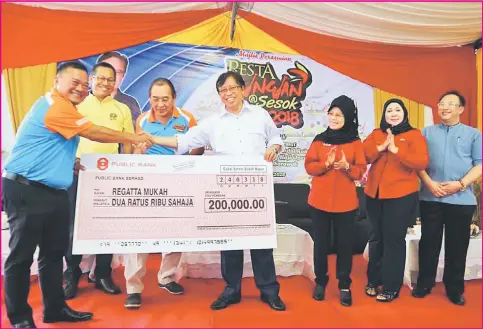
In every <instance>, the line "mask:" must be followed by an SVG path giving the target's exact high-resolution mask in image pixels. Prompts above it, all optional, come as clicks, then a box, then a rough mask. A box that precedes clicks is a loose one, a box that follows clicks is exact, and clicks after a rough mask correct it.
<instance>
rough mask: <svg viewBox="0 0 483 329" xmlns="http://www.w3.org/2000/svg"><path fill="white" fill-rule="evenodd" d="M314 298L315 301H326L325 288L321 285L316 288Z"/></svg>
mask: <svg viewBox="0 0 483 329" xmlns="http://www.w3.org/2000/svg"><path fill="white" fill-rule="evenodd" d="M312 298H313V299H315V300H319V301H320V300H324V299H325V286H322V285H320V284H318V285H316V286H315V289H314V293H313V294H312Z"/></svg>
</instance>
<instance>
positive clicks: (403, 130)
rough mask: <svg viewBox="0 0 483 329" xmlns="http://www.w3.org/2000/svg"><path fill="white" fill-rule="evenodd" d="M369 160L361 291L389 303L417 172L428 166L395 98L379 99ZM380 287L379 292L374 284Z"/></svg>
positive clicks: (398, 279)
mask: <svg viewBox="0 0 483 329" xmlns="http://www.w3.org/2000/svg"><path fill="white" fill-rule="evenodd" d="M364 149H365V153H366V159H367V162H368V163H371V164H372V165H371V169H370V170H369V174H368V178H367V184H366V189H365V193H366V208H367V214H368V218H369V222H370V223H371V232H370V237H369V265H368V267H367V280H368V284H367V286H366V294H367V295H369V296H377V298H376V299H377V301H381V302H391V301H392V300H393V299H394V298H397V297H398V295H399V290H400V288H401V285H402V282H403V276H404V265H405V261H406V241H405V238H406V232H407V228H408V226H409V224H411V223H412V222H414V218H415V214H416V207H417V202H418V190H419V180H418V176H417V174H416V173H417V172H418V171H420V170H423V169H425V168H426V167H427V165H428V149H427V144H426V140H425V138H424V136H423V135H422V134H421V132H420V131H419V130H418V129H414V128H413V127H411V125H410V124H409V119H408V110H407V109H406V107H405V106H404V103H403V102H402V101H401V100H399V99H396V98H393V99H390V100H388V101H387V102H386V103H385V104H384V112H383V115H382V119H381V124H380V129H375V130H374V131H373V132H372V133H371V134H370V135H369V136H368V137H367V139H366V140H365V141H364ZM379 285H382V286H383V290H382V292H381V293H379V294H378V286H379Z"/></svg>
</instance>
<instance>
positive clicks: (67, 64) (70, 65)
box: [57, 61, 89, 74]
mask: <svg viewBox="0 0 483 329" xmlns="http://www.w3.org/2000/svg"><path fill="white" fill-rule="evenodd" d="M67 69H76V70H81V71H84V72H86V73H87V74H89V72H87V68H86V67H85V65H84V64H82V63H81V62H77V61H71V62H65V63H62V64H60V65H59V66H58V67H57V74H60V73H62V72H64V71H65V70H67Z"/></svg>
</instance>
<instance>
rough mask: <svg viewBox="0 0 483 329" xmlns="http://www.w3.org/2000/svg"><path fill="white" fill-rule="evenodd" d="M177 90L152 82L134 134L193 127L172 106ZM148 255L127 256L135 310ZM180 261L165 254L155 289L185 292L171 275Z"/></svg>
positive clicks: (155, 150)
mask: <svg viewBox="0 0 483 329" xmlns="http://www.w3.org/2000/svg"><path fill="white" fill-rule="evenodd" d="M175 101H176V90H175V88H174V86H173V84H172V83H171V81H170V80H168V79H164V78H160V79H156V80H154V81H153V82H152V83H151V87H150V88H149V102H150V103H151V109H150V110H149V111H148V112H145V113H143V114H141V116H139V118H138V120H137V123H136V131H137V132H147V133H149V134H150V135H153V136H175V135H177V134H184V133H186V132H187V131H188V129H190V128H191V127H193V126H195V125H196V120H195V118H194V117H193V115H192V114H191V113H189V112H187V111H185V110H180V109H177V108H176V106H175ZM203 152H204V148H203V147H201V148H197V149H194V150H192V151H191V152H190V154H191V155H201V154H203ZM135 153H145V154H152V155H173V154H175V151H174V149H172V148H169V147H164V146H161V145H153V146H152V147H151V148H149V149H147V150H146V149H144V150H141V149H140V148H137V149H136V150H135ZM148 255H149V254H129V255H128V256H127V261H126V264H125V272H124V275H125V277H126V290H127V293H128V295H127V299H126V302H125V307H126V308H129V309H137V308H139V307H140V306H141V293H142V291H143V290H144V285H143V283H142V278H143V277H144V275H145V274H146V261H147V258H148ZM180 259H181V253H180V252H171V253H164V254H163V260H162V263H161V266H160V269H159V272H158V287H159V288H161V289H165V290H167V291H168V292H169V293H171V294H173V295H180V294H183V293H184V288H183V287H182V286H181V285H180V284H179V283H177V282H176V281H175V278H174V273H175V271H176V268H177V267H178V264H179V261H180Z"/></svg>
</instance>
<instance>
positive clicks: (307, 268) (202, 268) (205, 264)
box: [2, 212, 315, 280]
mask: <svg viewBox="0 0 483 329" xmlns="http://www.w3.org/2000/svg"><path fill="white" fill-rule="evenodd" d="M9 239H10V232H9V230H8V224H7V221H6V215H5V213H4V212H2V275H3V274H4V264H5V261H6V259H7V257H8V255H9V253H10V249H9V248H8V240H9ZM277 246H278V247H277V248H276V249H274V250H273V258H274V261H275V268H276V273H277V275H280V276H285V277H286V276H292V275H303V276H305V277H307V278H309V279H311V280H313V279H314V278H315V274H314V257H313V253H314V251H313V250H314V243H313V241H312V238H311V237H310V235H309V234H308V233H307V232H305V231H304V230H302V229H300V228H298V227H296V226H293V225H290V224H277ZM38 252H39V250H38V248H37V250H36V252H35V255H34V259H33V263H32V267H31V273H30V274H31V275H32V276H36V275H37V274H38V265H37V258H38ZM244 253H245V254H244V270H243V276H244V277H252V276H253V270H252V262H251V257H250V251H249V250H245V252H244ZM121 264H123V255H114V257H113V262H112V265H111V266H112V268H117V267H118V266H119V265H121ZM94 266H95V257H94V256H89V255H85V256H84V257H83V259H82V263H81V264H80V268H81V270H82V272H89V271H90V272H91V276H92V274H93V268H94ZM64 268H65V264H64ZM175 275H176V280H179V279H180V278H182V277H189V278H221V257H220V252H219V251H211V252H207V251H204V252H185V253H183V255H182V257H181V260H180V264H179V266H178V269H177V270H176V274H175Z"/></svg>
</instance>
